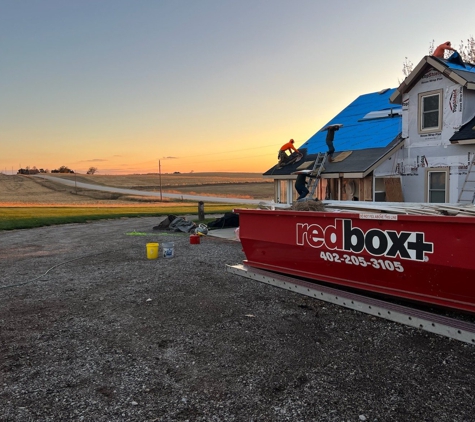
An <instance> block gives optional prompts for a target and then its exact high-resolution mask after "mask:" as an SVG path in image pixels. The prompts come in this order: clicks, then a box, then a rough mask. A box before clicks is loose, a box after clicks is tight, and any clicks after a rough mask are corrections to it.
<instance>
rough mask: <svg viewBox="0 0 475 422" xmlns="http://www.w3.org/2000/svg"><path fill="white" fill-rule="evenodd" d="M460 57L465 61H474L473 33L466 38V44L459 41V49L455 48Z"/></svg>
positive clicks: (474, 42)
mask: <svg viewBox="0 0 475 422" xmlns="http://www.w3.org/2000/svg"><path fill="white" fill-rule="evenodd" d="M457 51H458V52H459V54H460V57H462V60H463V61H464V62H467V63H475V39H474V38H473V35H470V37H468V38H467V44H464V42H463V41H460V45H459V49H458V50H457Z"/></svg>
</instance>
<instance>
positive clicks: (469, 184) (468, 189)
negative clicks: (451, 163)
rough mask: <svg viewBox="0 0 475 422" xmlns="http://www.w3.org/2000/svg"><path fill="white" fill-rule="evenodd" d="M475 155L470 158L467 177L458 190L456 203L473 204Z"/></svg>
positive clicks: (474, 198)
mask: <svg viewBox="0 0 475 422" xmlns="http://www.w3.org/2000/svg"><path fill="white" fill-rule="evenodd" d="M474 164H475V154H473V156H472V160H471V161H470V164H469V166H468V170H467V176H466V177H465V180H464V182H463V185H462V189H461V190H460V193H459V197H458V201H457V202H470V203H472V204H475V168H474Z"/></svg>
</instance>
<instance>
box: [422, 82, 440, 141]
mask: <svg viewBox="0 0 475 422" xmlns="http://www.w3.org/2000/svg"><path fill="white" fill-rule="evenodd" d="M440 130H442V91H431V92H424V93H423V94H419V132H437V131H440Z"/></svg>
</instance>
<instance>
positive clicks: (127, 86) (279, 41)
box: [0, 0, 475, 174]
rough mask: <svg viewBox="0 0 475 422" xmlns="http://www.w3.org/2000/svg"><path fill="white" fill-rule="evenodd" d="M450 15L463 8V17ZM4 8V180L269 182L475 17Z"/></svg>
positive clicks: (298, 3) (379, 8)
mask: <svg viewBox="0 0 475 422" xmlns="http://www.w3.org/2000/svg"><path fill="white" fill-rule="evenodd" d="M453 5H456V7H455V6H453ZM453 5H451V4H450V3H447V2H439V1H436V0H432V1H425V0H417V1H404V0H402V1H399V2H389V1H376V0H360V1H358V2H356V1H350V0H335V1H332V2H329V1H323V0H321V1H317V0H288V1H283V0H232V1H231V0H146V1H145V0H128V1H125V0H18V1H15V0H0V75H1V78H0V145H1V153H0V172H4V173H7V174H11V173H12V172H13V173H16V171H17V170H18V168H20V166H21V167H27V166H29V167H33V166H36V167H38V168H44V169H50V170H51V169H54V168H58V167H60V166H62V165H65V166H68V167H69V168H71V169H73V170H75V171H77V172H80V173H83V172H86V171H87V169H88V168H89V167H91V166H94V167H97V168H98V169H99V174H129V173H149V172H157V171H158V164H159V161H160V163H161V170H162V172H164V173H167V172H174V171H180V172H190V171H194V172H202V171H230V172H238V171H239V172H264V171H266V170H267V169H268V168H270V167H271V166H272V165H273V164H275V162H276V159H277V151H278V149H279V148H280V146H281V145H282V144H283V143H285V142H287V141H288V140H289V139H290V138H294V139H295V140H296V145H297V146H299V145H300V144H303V143H304V142H305V141H306V140H307V139H308V138H310V137H311V136H312V135H313V134H314V133H315V132H316V131H318V130H319V129H320V128H321V127H322V126H324V124H325V123H326V122H328V121H329V120H330V119H331V118H332V117H333V116H334V115H335V114H337V113H338V112H339V111H341V110H342V109H343V108H345V107H346V106H347V105H348V104H349V103H350V102H352V101H353V100H354V99H355V98H356V97H358V96H359V95H361V94H365V93H368V92H374V91H379V90H381V89H383V88H394V87H396V86H397V85H398V84H399V82H400V81H402V79H403V74H402V66H403V62H404V59H405V57H408V58H409V59H410V60H411V61H412V62H413V63H414V65H416V64H417V63H418V62H419V61H420V60H421V59H422V57H423V56H424V55H426V54H428V50H429V45H430V43H431V41H432V40H434V41H435V45H438V44H440V43H442V42H445V41H447V40H450V41H452V44H453V45H454V46H455V47H456V48H457V47H458V46H459V44H460V41H461V40H464V41H465V40H466V39H467V38H468V37H469V36H471V35H474V31H473V27H474V26H473V17H474V16H475V2H474V1H473V0H460V1H456V2H453Z"/></svg>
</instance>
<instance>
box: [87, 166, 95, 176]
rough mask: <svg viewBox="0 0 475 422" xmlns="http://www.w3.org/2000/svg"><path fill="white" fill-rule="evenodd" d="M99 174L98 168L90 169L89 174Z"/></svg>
mask: <svg viewBox="0 0 475 422" xmlns="http://www.w3.org/2000/svg"><path fill="white" fill-rule="evenodd" d="M97 172H98V169H97V167H89V170H88V171H87V174H95V173H97Z"/></svg>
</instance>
